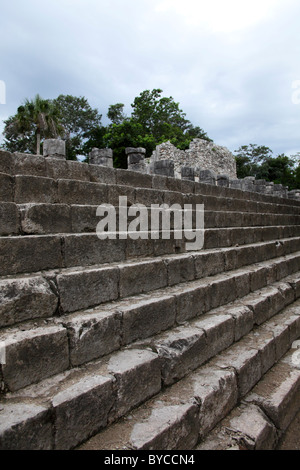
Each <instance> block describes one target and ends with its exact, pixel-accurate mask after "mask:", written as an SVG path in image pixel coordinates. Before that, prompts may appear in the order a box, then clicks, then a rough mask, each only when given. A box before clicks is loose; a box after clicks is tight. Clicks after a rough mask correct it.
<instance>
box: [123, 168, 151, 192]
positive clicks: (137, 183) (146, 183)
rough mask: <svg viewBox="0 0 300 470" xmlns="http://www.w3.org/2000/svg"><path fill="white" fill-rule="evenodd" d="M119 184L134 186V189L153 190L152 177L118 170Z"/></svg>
mask: <svg viewBox="0 0 300 470" xmlns="http://www.w3.org/2000/svg"><path fill="white" fill-rule="evenodd" d="M116 177H117V184H120V185H126V186H133V187H134V188H152V176H151V175H146V174H139V173H137V172H136V171H130V170H129V169H128V170H122V169H121V168H120V169H119V168H118V169H117V170H116Z"/></svg>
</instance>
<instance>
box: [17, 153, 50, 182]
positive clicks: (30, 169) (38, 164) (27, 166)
mask: <svg viewBox="0 0 300 470" xmlns="http://www.w3.org/2000/svg"><path fill="white" fill-rule="evenodd" d="M14 160H15V167H14V173H15V175H23V176H25V175H28V176H42V177H46V176H48V175H47V171H46V161H45V158H44V157H40V156H37V155H26V154H25V153H15V154H14Z"/></svg>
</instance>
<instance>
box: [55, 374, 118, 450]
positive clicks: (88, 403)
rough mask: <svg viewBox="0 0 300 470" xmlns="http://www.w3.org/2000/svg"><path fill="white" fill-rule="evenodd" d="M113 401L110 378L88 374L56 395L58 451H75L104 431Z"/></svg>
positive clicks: (56, 438)
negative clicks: (88, 439)
mask: <svg viewBox="0 0 300 470" xmlns="http://www.w3.org/2000/svg"><path fill="white" fill-rule="evenodd" d="M113 402H114V394H113V386H112V377H110V376H101V375H86V376H85V377H83V378H81V379H79V380H78V381H77V382H75V383H74V384H72V383H71V384H69V385H68V386H67V387H66V388H65V389H63V390H61V391H59V392H58V393H57V394H56V395H54V397H53V398H52V405H53V408H54V411H55V423H54V425H55V429H56V432H55V449H57V450H68V449H72V448H73V447H75V446H76V445H78V444H80V443H81V442H82V441H84V440H85V439H87V438H89V437H90V436H91V435H93V434H94V433H95V432H97V431H100V429H101V428H104V427H105V426H106V424H107V420H108V414H109V411H110V408H111V406H112V403H113Z"/></svg>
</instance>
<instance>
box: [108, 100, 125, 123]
mask: <svg viewBox="0 0 300 470" xmlns="http://www.w3.org/2000/svg"><path fill="white" fill-rule="evenodd" d="M107 117H108V119H110V121H111V122H112V123H113V124H122V122H123V121H124V120H125V119H126V115H125V114H124V104H123V103H117V104H112V105H111V106H110V107H109V108H108V112H107Z"/></svg>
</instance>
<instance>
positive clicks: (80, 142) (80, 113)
mask: <svg viewBox="0 0 300 470" xmlns="http://www.w3.org/2000/svg"><path fill="white" fill-rule="evenodd" d="M53 104H54V105H55V106H56V107H57V108H58V109H59V112H60V116H61V122H62V125H63V127H64V129H65V132H64V139H65V141H66V154H67V158H68V159H70V160H76V156H77V155H87V153H86V152H87V151H88V149H89V148H90V146H89V145H88V144H87V141H88V139H90V138H92V139H94V138H95V129H99V128H101V127H102V126H101V118H102V115H101V114H99V112H98V109H93V108H92V107H91V106H90V104H89V103H88V100H87V99H86V98H84V97H82V96H80V97H76V96H72V95H59V96H58V97H57V98H56V99H54V100H53ZM93 132H94V134H93Z"/></svg>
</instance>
